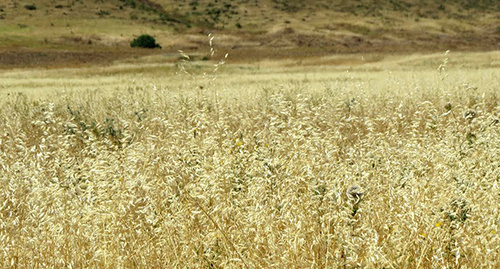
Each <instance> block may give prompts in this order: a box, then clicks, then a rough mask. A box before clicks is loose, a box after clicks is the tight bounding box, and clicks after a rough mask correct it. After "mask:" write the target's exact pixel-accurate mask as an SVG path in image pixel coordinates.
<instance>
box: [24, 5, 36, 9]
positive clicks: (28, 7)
mask: <svg viewBox="0 0 500 269" xmlns="http://www.w3.org/2000/svg"><path fill="white" fill-rule="evenodd" d="M24 8H25V9H27V10H36V6H35V5H33V4H27V5H24Z"/></svg>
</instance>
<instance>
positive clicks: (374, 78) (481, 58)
mask: <svg viewBox="0 0 500 269" xmlns="http://www.w3.org/2000/svg"><path fill="white" fill-rule="evenodd" d="M349 57H354V56H349ZM349 57H348V56H339V57H337V58H321V59H317V61H319V62H324V63H326V64H328V63H330V64H331V63H335V62H343V61H344V62H345V61H347V62H349V63H353V61H354V60H353V59H354V58H352V59H350V58H349ZM385 57H386V58H384V59H382V60H380V59H379V58H377V59H379V60H377V61H374V62H373V63H367V64H360V65H353V66H352V67H349V68H348V67H346V66H337V67H331V66H330V67H329V66H327V65H323V66H322V65H313V63H312V62H311V63H310V65H309V64H307V63H304V62H302V63H301V64H300V65H299V64H295V62H294V61H293V60H290V62H285V65H287V66H288V67H287V68H285V67H278V66H275V65H273V63H272V62H268V63H265V62H263V63H261V64H259V65H248V66H245V65H240V66H238V65H225V66H223V67H222V68H221V69H220V70H219V72H218V73H216V74H213V73H211V67H210V66H206V64H207V63H200V65H197V64H196V63H193V64H191V65H187V66H186V69H187V71H188V72H189V73H191V74H192V76H188V75H186V74H183V73H182V72H181V73H180V74H175V73H176V72H177V73H179V72H178V70H179V69H178V68H177V67H175V66H174V65H168V64H161V63H160V62H158V61H154V60H150V61H149V62H146V63H143V64H142V65H139V64H133V63H125V62H124V63H121V64H117V65H112V66H108V67H101V68H79V69H49V70H11V71H5V72H3V73H2V74H1V75H0V104H1V106H0V267H2V268H96V267H98V268H498V261H499V260H500V254H499V253H500V249H499V248H500V247H499V246H500V241H499V238H498V232H499V230H498V229H499V227H498V226H499V224H500V214H499V212H498V205H499V193H500V191H499V180H500V129H499V128H500V122H499V118H500V104H499V97H500V96H499V94H500V91H499V88H500V78H499V74H500V73H499V71H500V69H499V59H500V54H499V53H498V52H491V53H477V54H466V53H462V54H453V53H452V54H450V55H449V60H448V61H445V60H444V59H445V57H448V56H444V55H443V54H442V53H441V54H435V55H427V56H425V55H416V56H413V57H401V56H391V57H389V56H385ZM382 58H383V57H382ZM363 61H364V59H363ZM354 62H355V61H354ZM204 64H205V65H204ZM440 64H441V66H440ZM282 65H283V63H282ZM294 66H297V67H294ZM438 66H440V68H438ZM203 72H206V73H207V74H208V75H206V76H203V75H202V73H203ZM214 78H216V79H215V80H214Z"/></svg>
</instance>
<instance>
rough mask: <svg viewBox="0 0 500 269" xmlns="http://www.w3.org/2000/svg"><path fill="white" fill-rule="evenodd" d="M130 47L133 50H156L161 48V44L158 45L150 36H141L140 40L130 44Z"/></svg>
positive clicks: (137, 39)
mask: <svg viewBox="0 0 500 269" xmlns="http://www.w3.org/2000/svg"><path fill="white" fill-rule="evenodd" d="M130 46H131V47H132V48H136V47H137V48H148V49H154V48H160V49H161V46H160V44H158V43H156V39H155V38H154V37H152V36H150V35H140V36H139V37H138V38H136V39H134V40H133V41H132V42H130Z"/></svg>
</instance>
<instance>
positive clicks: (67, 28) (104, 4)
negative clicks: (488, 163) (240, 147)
mask: <svg viewBox="0 0 500 269" xmlns="http://www.w3.org/2000/svg"><path fill="white" fill-rule="evenodd" d="M331 2H332V1H327V0H312V1H299V0H292V1H285V0H239V1H229V0H209V1H199V0H180V1H173V0H155V1H152V0H107V1H103V0H93V1H82V0H71V1H70V0H39V1H31V2H30V1H15V0H7V1H4V2H2V3H0V66H2V67H6V66H16V65H18V64H20V65H40V64H42V65H43V63H45V62H51V61H55V62H57V63H63V62H71V59H76V61H75V64H79V63H81V62H82V60H81V58H83V59H90V60H89V62H92V63H93V62H99V59H103V61H106V62H109V60H112V59H115V58H120V57H125V56H127V57H130V56H139V55H144V54H151V53H158V51H143V50H131V49H130V48H129V42H130V41H131V40H132V39H133V38H134V37H135V36H137V35H139V34H142V33H149V34H152V35H154V36H156V37H157V39H158V41H159V43H160V44H162V45H163V47H164V50H163V51H162V52H165V51H167V52H168V51H172V52H174V51H177V49H185V50H189V51H193V52H194V51H198V50H200V51H206V49H207V48H206V47H207V45H208V42H207V38H206V34H208V33H209V32H212V33H215V34H216V35H217V41H218V43H217V46H219V48H221V50H224V51H227V50H231V54H232V58H233V59H241V60H247V59H250V58H276V57H278V58H283V57H307V56H317V55H323V54H331V53H352V52H394V51H397V52H414V51H436V50H446V49H453V50H494V49H497V48H496V46H497V44H499V43H500V3H499V2H498V1H495V0H483V1H468V0H447V1H446V0H445V1H430V0H424V1H408V0H407V1H394V0H382V1H371V0H359V1H347V0H343V1H335V3H331ZM62 51H63V52H64V53H63V52H62ZM39 52H43V53H45V55H49V56H48V57H45V58H43V57H42V58H40V57H41V56H40V55H38V54H37V53H39ZM97 52H99V53H101V54H98V56H94V57H90V56H88V55H87V54H89V53H90V54H92V53H97ZM26 53H28V56H26ZM85 53H86V54H85ZM52 54H54V56H51V55H52ZM23 55H24V57H21V56H23ZM37 55H38V56H37ZM82 55H83V56H82ZM85 55H87V56H85ZM42 56H43V55H42ZM18 58H19V59H26V60H25V61H21V62H20V63H18V61H17V60H16V59H18ZM30 59H35V60H33V61H31V60H30ZM58 59H59V60H58ZM79 59H80V60H79ZM92 59H94V60H92ZM30 61H31V62H30Z"/></svg>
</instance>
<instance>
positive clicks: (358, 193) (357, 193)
mask: <svg viewBox="0 0 500 269" xmlns="http://www.w3.org/2000/svg"><path fill="white" fill-rule="evenodd" d="M363 193H364V191H363V189H362V188H361V187H360V186H358V185H352V186H350V187H349V188H347V191H346V195H347V198H348V199H351V200H356V201H359V200H360V199H361V197H363Z"/></svg>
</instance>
